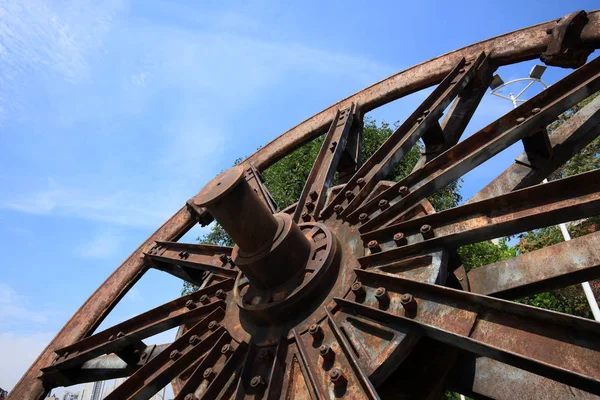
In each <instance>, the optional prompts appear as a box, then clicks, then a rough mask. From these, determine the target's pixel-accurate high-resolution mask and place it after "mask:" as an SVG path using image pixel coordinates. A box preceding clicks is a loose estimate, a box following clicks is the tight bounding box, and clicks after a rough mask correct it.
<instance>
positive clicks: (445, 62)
mask: <svg viewBox="0 0 600 400" xmlns="http://www.w3.org/2000/svg"><path fill="white" fill-rule="evenodd" d="M587 16H588V19H589V21H588V23H587V24H586V26H585V27H584V28H583V31H582V32H581V43H582V46H585V47H586V48H593V49H596V48H599V47H600V10H597V11H591V12H588V13H587ZM555 26H556V20H553V21H548V22H544V23H542V24H538V25H534V26H530V27H528V28H524V29H520V30H518V31H514V32H510V33H507V34H504V35H500V36H496V37H494V38H492V39H488V40H484V41H482V42H479V43H475V44H473V45H471V46H467V47H463V48H462V49H459V50H455V51H453V52H450V53H446V54H444V55H441V56H439V57H436V58H433V59H431V60H429V61H425V62H423V63H421V64H417V65H415V66H413V67H411V68H408V69H406V70H404V71H402V72H399V73H397V74H396V75H392V76H390V77H389V78H386V79H384V80H382V81H379V82H377V83H375V84H373V85H371V86H369V87H367V88H365V89H363V90H361V91H360V92H357V93H355V94H353V95H352V96H349V97H346V98H345V99H343V100H341V101H339V102H337V103H335V104H334V105H332V106H330V107H329V108H326V109H325V110H323V111H321V112H320V113H318V114H316V115H314V116H312V117H310V118H309V119H307V120H305V121H303V122H301V123H300V124H298V125H296V126H295V127H293V128H292V129H290V130H288V131H287V132H285V133H283V134H282V135H281V136H279V137H277V138H276V139H275V140H273V141H271V142H269V143H268V144H267V145H265V146H264V147H262V148H260V149H259V150H258V151H257V152H256V153H254V154H252V155H251V156H250V157H248V159H247V161H249V162H250V163H251V164H252V165H254V166H255V167H256V168H257V169H258V170H261V171H262V170H264V169H266V168H267V167H269V166H270V165H272V164H274V163H275V162H277V161H278V160H280V159H281V158H283V157H284V156H285V155H287V154H288V153H290V152H291V151H293V150H294V149H296V148H298V147H300V146H301V145H303V144H304V143H306V142H308V141H310V140H312V139H314V138H316V137H318V136H319V135H321V134H323V133H325V131H326V130H327V128H328V126H329V125H330V124H331V121H332V120H333V118H334V117H335V114H336V112H337V110H338V109H343V108H346V107H348V106H349V105H350V104H351V103H354V104H357V105H358V108H360V110H361V112H363V113H367V112H369V111H371V110H374V109H376V108H377V107H380V106H382V105H384V104H387V103H389V102H392V101H394V100H397V99H399V98H401V97H403V96H406V95H409V94H411V93H414V92H417V91H419V90H422V89H425V88H427V87H429V86H432V85H435V84H437V83H439V82H441V80H442V79H443V78H444V77H445V76H446V75H448V73H449V72H450V71H451V70H452V68H453V67H454V66H455V65H456V63H457V62H458V61H459V60H460V59H461V58H462V57H464V58H465V59H471V58H474V57H477V55H479V54H480V53H481V52H485V53H486V54H488V56H489V58H490V61H491V62H492V63H493V64H495V65H496V66H502V65H508V64H514V63H518V62H521V61H526V60H531V59H534V58H538V57H539V56H540V55H541V54H542V53H543V52H544V51H546V47H547V46H548V44H549V43H550V41H551V39H552V35H550V34H548V33H547V31H548V30H550V29H552V28H554V27H555Z"/></svg>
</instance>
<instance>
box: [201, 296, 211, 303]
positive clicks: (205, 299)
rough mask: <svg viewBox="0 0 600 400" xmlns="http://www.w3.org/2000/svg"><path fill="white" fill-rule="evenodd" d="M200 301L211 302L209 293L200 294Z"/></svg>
mask: <svg viewBox="0 0 600 400" xmlns="http://www.w3.org/2000/svg"><path fill="white" fill-rule="evenodd" d="M200 303H202V304H208V303H210V297H208V295H206V294H203V295H202V296H200Z"/></svg>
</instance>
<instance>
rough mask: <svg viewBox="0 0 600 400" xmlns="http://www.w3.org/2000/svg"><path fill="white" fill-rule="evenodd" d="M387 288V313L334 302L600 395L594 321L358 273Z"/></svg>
mask: <svg viewBox="0 0 600 400" xmlns="http://www.w3.org/2000/svg"><path fill="white" fill-rule="evenodd" d="M356 274H357V275H358V278H359V279H360V281H361V283H362V284H363V285H364V286H365V287H368V289H367V290H369V291H373V292H375V291H376V290H377V289H378V288H381V287H383V288H385V289H386V291H387V293H389V296H390V304H391V306H390V307H389V309H388V310H381V309H379V308H377V306H376V305H372V304H368V303H367V304H361V303H357V302H352V301H348V300H345V299H341V298H336V302H337V303H338V305H339V306H340V307H342V309H343V310H352V311H354V312H356V313H358V314H359V315H362V316H365V317H368V318H372V319H374V320H376V321H378V322H381V323H386V322H388V323H390V322H392V323H398V324H403V325H404V326H407V327H412V328H414V329H418V330H419V331H421V332H423V333H424V334H425V335H427V336H429V337H431V338H433V339H435V340H438V341H441V342H443V343H446V344H448V345H452V346H455V347H458V348H461V349H463V350H466V351H468V352H472V353H475V354H479V355H483V356H486V357H491V358H494V359H496V360H499V361H502V362H504V363H507V364H510V365H514V366H516V367H518V368H522V369H525V370H528V371H535V372H536V373H539V374H540V375H543V376H546V377H548V378H550V379H554V380H557V381H560V382H563V383H566V384H568V385H572V386H575V387H578V388H580V389H582V390H586V391H590V392H592V393H595V394H600V341H598V334H599V333H600V325H599V324H597V323H594V322H592V321H589V320H586V319H582V318H577V317H571V316H568V315H566V314H560V313H555V312H551V311H545V310H541V309H536V308H534V307H529V306H525V305H521V304H517V303H512V302H509V301H505V300H500V299H494V298H492V297H487V296H481V295H476V294H472V293H467V292H463V291H460V290H454V289H450V288H445V287H442V286H437V285H430V284H426V283H421V282H417V281H411V280H408V279H403V278H399V277H397V276H393V275H388V274H380V273H374V272H371V271H365V270H357V271H356Z"/></svg>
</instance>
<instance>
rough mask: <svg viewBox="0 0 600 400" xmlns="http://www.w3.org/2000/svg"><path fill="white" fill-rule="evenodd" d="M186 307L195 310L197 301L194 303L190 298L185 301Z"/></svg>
mask: <svg viewBox="0 0 600 400" xmlns="http://www.w3.org/2000/svg"><path fill="white" fill-rule="evenodd" d="M185 308H187V309H188V310H193V309H194V308H196V303H194V302H193V301H192V300H188V301H186V302H185Z"/></svg>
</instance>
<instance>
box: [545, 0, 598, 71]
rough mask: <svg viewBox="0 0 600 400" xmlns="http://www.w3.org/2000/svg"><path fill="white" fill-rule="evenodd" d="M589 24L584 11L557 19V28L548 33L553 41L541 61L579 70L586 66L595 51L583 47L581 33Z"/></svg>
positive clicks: (549, 30)
mask: <svg viewBox="0 0 600 400" xmlns="http://www.w3.org/2000/svg"><path fill="white" fill-rule="evenodd" d="M587 23H588V17H587V13H586V12H585V11H583V10H581V11H576V12H573V13H571V14H567V15H565V16H564V17H563V18H560V19H557V20H556V26H554V27H552V28H548V31H546V33H548V34H551V35H552V39H551V40H550V43H548V47H547V48H546V51H545V52H543V53H542V55H541V56H540V59H541V60H542V61H543V62H545V63H546V64H548V65H555V66H557V67H565V68H577V67H581V66H582V65H583V64H585V62H586V60H587V58H588V56H589V55H590V54H591V53H592V51H593V49H591V48H582V46H581V31H582V30H583V28H584V27H585V26H586V24H587Z"/></svg>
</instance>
